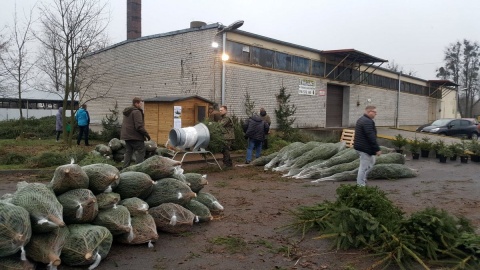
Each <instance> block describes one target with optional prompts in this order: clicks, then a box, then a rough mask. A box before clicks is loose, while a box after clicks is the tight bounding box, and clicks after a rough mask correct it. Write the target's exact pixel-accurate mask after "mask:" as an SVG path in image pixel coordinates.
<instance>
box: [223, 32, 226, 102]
mask: <svg viewBox="0 0 480 270" xmlns="http://www.w3.org/2000/svg"><path fill="white" fill-rule="evenodd" d="M226 43H227V32H223V41H222V44H223V45H222V50H223V53H222V56H223V55H225V46H226ZM222 105H225V61H224V60H222Z"/></svg>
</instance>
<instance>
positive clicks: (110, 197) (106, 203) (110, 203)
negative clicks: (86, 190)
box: [96, 192, 121, 210]
mask: <svg viewBox="0 0 480 270" xmlns="http://www.w3.org/2000/svg"><path fill="white" fill-rule="evenodd" d="M96 197H97V204H98V209H99V210H104V209H110V208H112V207H114V206H115V205H116V204H118V202H119V201H120V198H121V197H120V194H118V193H116V192H106V193H100V194H98V195H97V196H96Z"/></svg>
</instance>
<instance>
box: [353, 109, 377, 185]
mask: <svg viewBox="0 0 480 270" xmlns="http://www.w3.org/2000/svg"><path fill="white" fill-rule="evenodd" d="M376 115H377V109H376V107H375V106H367V107H366V108H365V114H364V115H363V116H362V117H360V118H359V119H358V120H357V124H356V125H355V138H354V139H353V148H355V150H357V153H358V154H359V155H360V166H359V168H358V175H357V185H358V186H365V185H366V184H367V176H368V173H369V172H370V170H371V169H372V167H373V165H375V155H377V156H379V155H380V147H379V146H378V143H377V128H376V127H375V122H373V118H375V116H376Z"/></svg>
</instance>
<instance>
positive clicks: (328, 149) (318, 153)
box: [290, 142, 345, 168]
mask: <svg viewBox="0 0 480 270" xmlns="http://www.w3.org/2000/svg"><path fill="white" fill-rule="evenodd" d="M343 149H345V143H344V142H339V143H324V144H321V145H319V146H317V147H315V148H313V149H312V150H310V151H308V152H306V153H305V154H303V155H301V156H300V157H298V158H297V159H296V160H295V162H294V163H293V165H292V166H291V167H290V168H302V167H303V166H305V165H307V164H308V163H310V162H312V161H315V160H319V159H320V160H327V159H329V158H331V157H332V156H333V155H335V154H336V153H338V152H339V151H341V150H343Z"/></svg>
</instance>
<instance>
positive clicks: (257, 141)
mask: <svg viewBox="0 0 480 270" xmlns="http://www.w3.org/2000/svg"><path fill="white" fill-rule="evenodd" d="M269 129H270V126H269V125H268V124H267V123H266V122H265V121H263V119H262V117H260V116H258V115H253V116H252V117H250V118H249V119H248V120H247V122H246V123H245V124H244V126H243V131H244V132H245V137H247V138H248V148H247V160H246V161H245V163H246V164H249V163H250V161H252V152H253V149H255V151H256V152H255V157H256V158H259V157H260V155H261V154H262V143H263V141H264V140H265V134H267V133H268V131H269Z"/></svg>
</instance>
